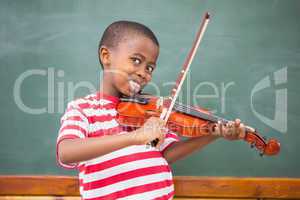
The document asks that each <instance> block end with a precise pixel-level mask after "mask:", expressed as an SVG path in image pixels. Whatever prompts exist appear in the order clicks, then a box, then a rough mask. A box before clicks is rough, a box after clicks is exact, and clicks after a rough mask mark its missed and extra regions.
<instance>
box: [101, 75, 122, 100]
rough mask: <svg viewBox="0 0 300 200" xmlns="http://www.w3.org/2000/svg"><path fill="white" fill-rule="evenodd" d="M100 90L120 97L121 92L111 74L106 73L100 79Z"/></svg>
mask: <svg viewBox="0 0 300 200" xmlns="http://www.w3.org/2000/svg"><path fill="white" fill-rule="evenodd" d="M99 88H100V92H102V93H103V94H107V95H110V96H115V97H120V96H121V93H120V92H118V90H117V89H116V88H115V87H114V86H113V84H112V83H111V79H110V78H109V76H106V75H104V76H103V77H102V80H101V81H100V87H99Z"/></svg>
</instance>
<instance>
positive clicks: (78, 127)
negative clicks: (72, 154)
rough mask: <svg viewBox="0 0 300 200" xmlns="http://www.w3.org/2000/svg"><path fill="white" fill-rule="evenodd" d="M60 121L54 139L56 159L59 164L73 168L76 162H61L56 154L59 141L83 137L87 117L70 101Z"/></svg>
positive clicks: (85, 133) (86, 127)
mask: <svg viewBox="0 0 300 200" xmlns="http://www.w3.org/2000/svg"><path fill="white" fill-rule="evenodd" d="M60 122H61V126H60V129H59V133H58V137H57V141H56V160H57V163H58V164H59V165H60V166H62V167H64V168H67V169H74V168H76V167H77V163H74V164H64V163H62V162H61V160H60V158H59V154H58V148H59V143H60V142H61V141H63V140H64V139H75V138H85V137H86V135H87V132H88V119H87V117H86V116H85V115H84V113H83V112H82V110H81V109H80V108H79V107H77V106H76V105H74V103H72V102H71V103H69V104H68V106H67V110H66V112H65V114H64V115H63V116H62V117H61V120H60Z"/></svg>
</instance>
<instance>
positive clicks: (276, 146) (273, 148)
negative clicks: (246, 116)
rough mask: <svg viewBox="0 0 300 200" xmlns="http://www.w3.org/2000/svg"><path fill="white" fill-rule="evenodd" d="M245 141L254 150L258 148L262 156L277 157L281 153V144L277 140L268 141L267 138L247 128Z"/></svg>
mask: <svg viewBox="0 0 300 200" xmlns="http://www.w3.org/2000/svg"><path fill="white" fill-rule="evenodd" d="M244 140H245V141H246V142H248V143H249V144H250V145H251V147H252V148H253V147H256V149H257V150H258V151H259V152H260V153H259V154H260V155H261V156H263V155H267V156H273V155H277V154H278V153H279V151H280V143H279V142H278V141H277V140H276V139H274V138H271V139H270V140H268V141H267V140H266V138H264V137H261V136H260V135H259V134H258V133H257V132H256V131H249V129H247V128H246V135H245V137H244Z"/></svg>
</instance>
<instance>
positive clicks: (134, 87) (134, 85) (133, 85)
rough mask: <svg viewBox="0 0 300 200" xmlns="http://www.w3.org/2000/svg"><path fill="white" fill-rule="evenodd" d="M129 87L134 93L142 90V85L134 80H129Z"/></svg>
mask: <svg viewBox="0 0 300 200" xmlns="http://www.w3.org/2000/svg"><path fill="white" fill-rule="evenodd" d="M129 87H130V91H131V92H132V93H134V94H136V93H138V92H139V91H140V90H141V85H140V84H138V83H137V82H135V81H133V80H130V81H129Z"/></svg>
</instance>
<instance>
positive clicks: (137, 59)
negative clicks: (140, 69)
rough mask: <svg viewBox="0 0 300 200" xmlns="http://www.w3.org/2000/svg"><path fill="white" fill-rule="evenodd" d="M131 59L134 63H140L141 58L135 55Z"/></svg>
mask: <svg viewBox="0 0 300 200" xmlns="http://www.w3.org/2000/svg"><path fill="white" fill-rule="evenodd" d="M131 60H132V62H133V64H135V65H139V64H141V63H142V61H141V59H139V58H136V57H132V58H131Z"/></svg>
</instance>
